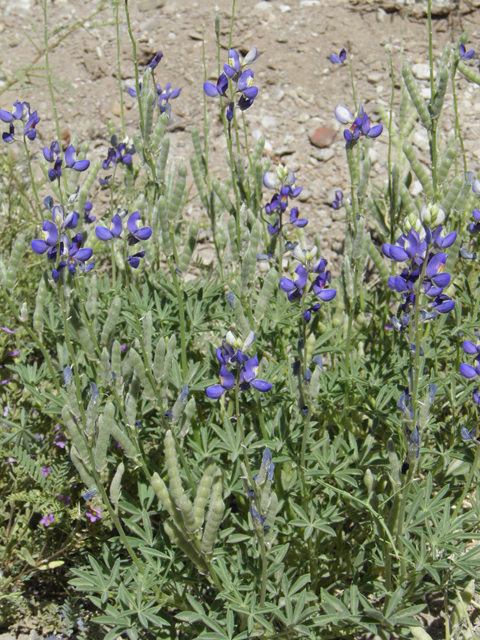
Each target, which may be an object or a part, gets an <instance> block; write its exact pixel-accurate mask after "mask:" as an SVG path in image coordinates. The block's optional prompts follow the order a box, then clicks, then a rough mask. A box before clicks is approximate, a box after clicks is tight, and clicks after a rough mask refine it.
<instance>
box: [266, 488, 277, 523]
mask: <svg viewBox="0 0 480 640" xmlns="http://www.w3.org/2000/svg"><path fill="white" fill-rule="evenodd" d="M277 509H278V497H277V494H276V493H275V491H272V493H271V494H270V503H269V505H268V510H267V513H266V514H265V516H266V517H265V522H264V526H265V527H270V531H271V530H272V528H273V525H274V524H275V516H276V515H277Z"/></svg>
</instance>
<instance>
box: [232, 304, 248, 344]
mask: <svg viewBox="0 0 480 640" xmlns="http://www.w3.org/2000/svg"><path fill="white" fill-rule="evenodd" d="M233 313H234V315H235V320H236V323H237V325H238V327H239V328H240V331H241V332H242V334H243V335H244V336H248V334H249V333H250V325H249V324H248V322H247V318H246V317H245V311H244V310H243V305H241V304H239V303H238V300H237V304H236V305H235V307H234V309H233Z"/></svg>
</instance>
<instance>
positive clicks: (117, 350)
mask: <svg viewBox="0 0 480 640" xmlns="http://www.w3.org/2000/svg"><path fill="white" fill-rule="evenodd" d="M112 372H113V373H114V374H115V387H116V390H117V392H119V391H120V390H121V388H122V385H121V377H122V348H121V345H120V342H119V341H118V340H115V341H114V343H113V346H112Z"/></svg>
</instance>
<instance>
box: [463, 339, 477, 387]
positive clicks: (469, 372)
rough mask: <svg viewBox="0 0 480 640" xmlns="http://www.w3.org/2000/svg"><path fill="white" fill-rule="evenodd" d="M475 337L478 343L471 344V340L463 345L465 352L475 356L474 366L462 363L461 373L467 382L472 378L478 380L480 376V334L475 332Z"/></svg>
mask: <svg viewBox="0 0 480 640" xmlns="http://www.w3.org/2000/svg"><path fill="white" fill-rule="evenodd" d="M475 336H476V338H477V341H476V342H471V341H470V340H465V341H464V343H463V344H462V348H463V351H464V352H465V353H466V354H467V355H469V356H475V360H474V364H473V365H471V364H467V363H465V362H462V364H461V365H460V373H461V374H462V376H463V377H464V378H467V380H469V379H471V378H476V377H477V376H479V375H480V340H479V337H480V333H478V332H475Z"/></svg>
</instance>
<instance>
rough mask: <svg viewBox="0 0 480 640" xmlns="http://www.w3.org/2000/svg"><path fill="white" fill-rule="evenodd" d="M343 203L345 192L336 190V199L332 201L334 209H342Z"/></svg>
mask: <svg viewBox="0 0 480 640" xmlns="http://www.w3.org/2000/svg"><path fill="white" fill-rule="evenodd" d="M342 204H343V193H342V192H341V191H340V190H338V191H335V200H334V201H333V202H332V209H335V210H337V209H340V208H341V206H342Z"/></svg>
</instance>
